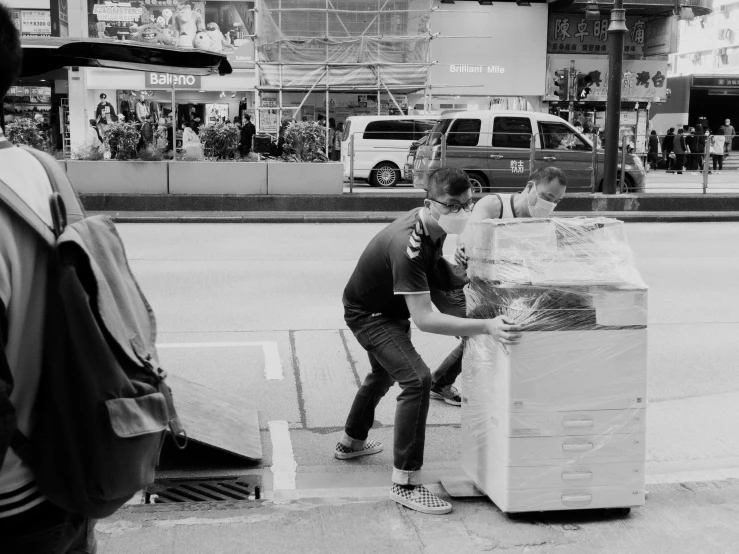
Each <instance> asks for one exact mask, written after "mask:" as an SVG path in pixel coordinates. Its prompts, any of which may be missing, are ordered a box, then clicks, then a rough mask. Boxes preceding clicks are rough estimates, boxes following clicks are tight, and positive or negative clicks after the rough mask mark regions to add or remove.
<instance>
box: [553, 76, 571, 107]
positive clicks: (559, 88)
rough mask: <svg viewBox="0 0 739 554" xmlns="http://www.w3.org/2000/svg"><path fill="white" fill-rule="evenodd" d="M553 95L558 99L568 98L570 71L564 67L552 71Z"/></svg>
mask: <svg viewBox="0 0 739 554" xmlns="http://www.w3.org/2000/svg"><path fill="white" fill-rule="evenodd" d="M554 96H556V97H557V98H559V99H560V100H568V99H569V97H570V72H569V71H568V70H566V69H558V70H557V71H555V72H554Z"/></svg>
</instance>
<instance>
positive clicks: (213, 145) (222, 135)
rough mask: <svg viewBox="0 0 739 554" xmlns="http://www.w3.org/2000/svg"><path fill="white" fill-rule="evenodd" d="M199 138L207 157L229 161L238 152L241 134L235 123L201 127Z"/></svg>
mask: <svg viewBox="0 0 739 554" xmlns="http://www.w3.org/2000/svg"><path fill="white" fill-rule="evenodd" d="M199 136H200V142H201V143H202V144H203V151H204V152H205V155H206V157H209V158H215V159H218V160H227V159H229V158H230V157H231V156H233V155H234V154H235V153H236V151H237V150H238V148H239V139H240V138H241V133H240V132H239V128H238V127H237V126H236V125H234V124H233V123H213V124H210V125H205V126H203V127H201V128H200V133H199Z"/></svg>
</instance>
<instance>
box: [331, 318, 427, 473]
mask: <svg viewBox="0 0 739 554" xmlns="http://www.w3.org/2000/svg"><path fill="white" fill-rule="evenodd" d="M349 328H350V329H351V330H352V333H354V336H355V337H356V338H357V340H358V341H359V344H361V345H362V348H364V349H365V350H366V351H367V355H368V356H369V361H370V365H371V367H372V371H371V372H370V373H369V375H367V377H366V378H365V380H364V383H362V386H361V387H359V390H358V391H357V395H356V397H355V398H354V402H353V404H352V407H351V410H350V411H349V416H348V417H347V419H346V427H345V435H344V437H343V438H342V439H341V442H342V444H344V446H347V447H349V448H353V449H359V448H362V447H363V446H364V444H365V442H366V440H367V435H368V434H369V430H370V429H371V428H372V424H373V423H374V421H375V407H376V406H377V404H378V403H379V402H380V399H382V397H383V396H385V393H387V391H388V389H389V388H390V387H391V386H392V385H393V383H394V382H396V381H397V383H398V384H399V385H400V388H401V393H400V395H398V403H397V407H396V409H395V437H394V444H393V466H394V469H393V477H392V480H393V483H397V484H399V485H417V484H419V478H420V474H419V471H420V469H421V466H423V449H424V445H425V442H426V416H427V415H428V411H429V392H430V391H431V371H430V370H429V368H428V366H427V365H426V364H425V362H424V361H423V360H422V359H421V356H420V355H419V354H418V352H416V349H415V348H414V346H413V344H412V343H411V338H410V330H411V323H410V321H409V320H398V319H391V318H389V317H385V316H383V315H378V316H376V317H371V316H368V317H367V318H365V319H364V320H362V321H361V322H359V323H356V322H353V323H352V324H351V325H349Z"/></svg>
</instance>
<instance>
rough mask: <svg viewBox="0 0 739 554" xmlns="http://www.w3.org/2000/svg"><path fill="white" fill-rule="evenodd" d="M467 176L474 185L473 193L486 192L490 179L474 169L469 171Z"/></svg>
mask: <svg viewBox="0 0 739 554" xmlns="http://www.w3.org/2000/svg"><path fill="white" fill-rule="evenodd" d="M467 177H469V178H470V184H471V185H472V193H473V194H474V193H478V194H479V193H481V192H485V191H486V190H487V189H488V180H487V179H486V178H485V176H484V175H482V174H481V173H476V172H474V171H471V172H468V173H467Z"/></svg>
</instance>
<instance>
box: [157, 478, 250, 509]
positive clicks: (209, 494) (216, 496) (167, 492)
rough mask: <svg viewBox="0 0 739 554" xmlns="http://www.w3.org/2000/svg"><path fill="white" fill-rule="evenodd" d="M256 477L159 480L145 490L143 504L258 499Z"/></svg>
mask: <svg viewBox="0 0 739 554" xmlns="http://www.w3.org/2000/svg"><path fill="white" fill-rule="evenodd" d="M260 498H261V478H260V477H259V476H258V475H247V476H243V477H222V478H217V477H214V478H208V479H162V480H161V481H157V482H156V483H154V484H153V485H151V486H150V487H149V488H147V489H146V504H172V503H185V502H239V501H248V500H260Z"/></svg>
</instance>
